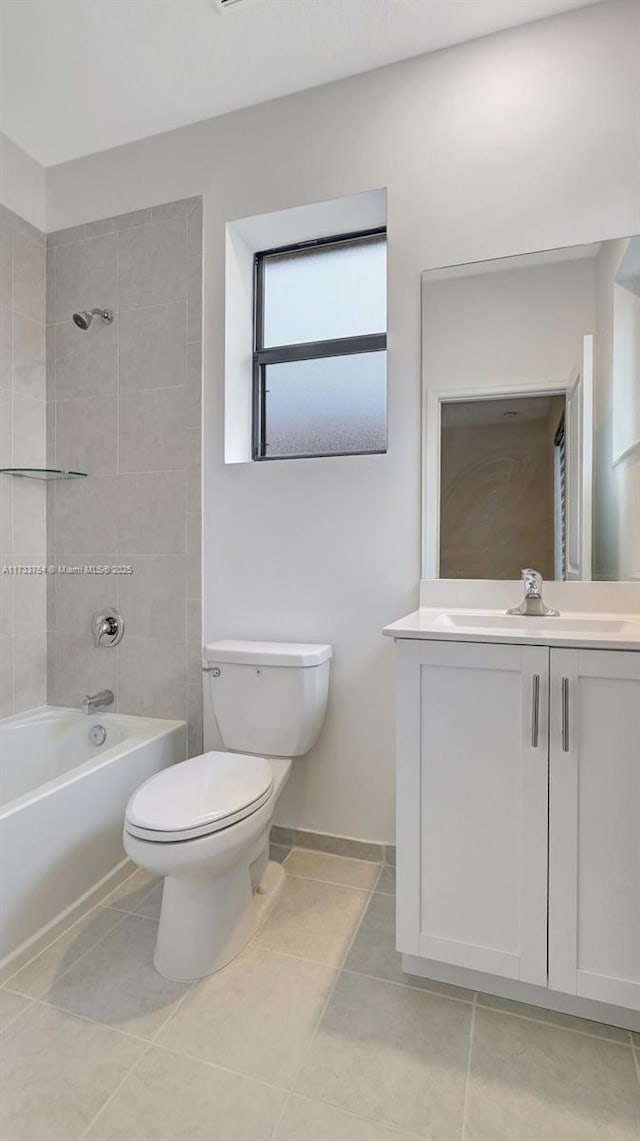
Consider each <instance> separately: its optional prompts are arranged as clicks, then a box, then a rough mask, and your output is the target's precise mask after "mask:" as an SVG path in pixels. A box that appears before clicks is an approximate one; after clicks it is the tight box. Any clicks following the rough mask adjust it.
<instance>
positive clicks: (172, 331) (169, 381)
mask: <svg viewBox="0 0 640 1141" xmlns="http://www.w3.org/2000/svg"><path fill="white" fill-rule="evenodd" d="M186 341H187V307H186V303H185V302H184V301H175V302H169V303H168V304H166V305H154V306H151V307H150V308H142V309H131V310H129V311H128V312H126V313H121V314H120V328H119V370H120V391H121V392H125V391H128V390H130V389H139V388H166V387H168V386H170V385H176V384H184V383H185V354H186Z"/></svg>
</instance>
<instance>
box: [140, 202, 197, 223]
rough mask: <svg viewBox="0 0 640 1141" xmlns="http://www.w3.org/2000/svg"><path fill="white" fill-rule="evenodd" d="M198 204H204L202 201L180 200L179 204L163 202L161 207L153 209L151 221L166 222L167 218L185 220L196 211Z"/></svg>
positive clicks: (153, 207)
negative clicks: (186, 216)
mask: <svg viewBox="0 0 640 1141" xmlns="http://www.w3.org/2000/svg"><path fill="white" fill-rule="evenodd" d="M198 202H200V203H202V199H201V198H180V199H179V200H178V201H177V202H163V203H162V205H160V206H152V207H151V219H152V221H154V222H166V220H167V218H184V217H185V215H186V214H190V213H191V211H192V210H194V209H195V207H196V204H197V203H198Z"/></svg>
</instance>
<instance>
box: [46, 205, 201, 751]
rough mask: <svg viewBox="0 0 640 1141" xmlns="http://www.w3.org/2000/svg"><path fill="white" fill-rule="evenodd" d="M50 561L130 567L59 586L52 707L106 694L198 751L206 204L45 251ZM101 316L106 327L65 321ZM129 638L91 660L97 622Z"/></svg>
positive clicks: (54, 602) (55, 583) (152, 211)
mask: <svg viewBox="0 0 640 1141" xmlns="http://www.w3.org/2000/svg"><path fill="white" fill-rule="evenodd" d="M47 246H48V249H47V396H48V404H47V445H48V456H49V463H50V464H55V466H59V467H64V468H71V469H74V468H75V469H78V470H81V471H85V472H87V473H88V478H87V479H73V480H64V481H59V482H56V483H55V484H50V485H49V488H48V493H47V494H48V504H47V530H48V537H47V560H48V562H49V563H50V564H53V565H55V566H57V567H64V566H66V567H87V566H89V567H91V566H93V567H96V566H106V567H129V566H130V567H132V568H133V573H131V574H127V573H124V574H118V573H113V572H112V573H110V574H95V573H94V574H92V573H74V574H65V573H61V572H60V571H58V572H57V573H56V574H55V575H49V576H48V578H47V583H48V618H49V623H48V624H49V639H48V642H49V644H48V657H49V664H48V700H49V702H50V703H51V704H54V705H66V706H79V705H80V703H81V701H82V698H83V697H84V695H85V694H86V693H94V692H96V691H97V690H99V689H104V688H108V689H112V690H113V691H114V694H115V696H116V705H115V706H114V707H113V708H114V709H116V710H117V711H119V712H121V713H132V714H140V715H148V716H153V717H171V718H174V717H175V718H186V719H188V721H189V748H190V752H191V753H192V754H193V753H194V752H199V751H200V750H201V745H202V728H201V724H202V716H201V675H200V654H201V571H200V563H201V557H200V450H201V445H200V434H201V433H200V427H201V415H200V391H201V326H202V300H201V298H202V200H201V199H200V198H195V199H187V200H184V201H180V202H172V203H169V204H167V205H163V206H154V207H151V208H149V209H146V210H139V211H136V213H134V214H127V215H123V216H120V217H117V218H109V219H105V220H103V221H100V222H93V223H89V224H87V225H85V226H79V227H74V228H73V229H70V230H63V231H60V232H58V233H54V234H50V235H49V236H48V239H47ZM94 306H99V307H100V308H104V309H111V310H113V311H114V313H115V320H114V322H113V324H112V325H105V324H103V323H102V321H100V320H99V319H96V320H94V322H93V324H92V325H91V327H90V328H89V330H88V331H87V332H83V331H81V330H80V329H78V328H77V327H76V326H75V325H74V324H73V322H72V319H71V315H72V313H73V312H74V311H76V310H78V309H91V308H92V307H94ZM106 605H112V606H116V607H117V609H118V610H120V612H121V613H122V616H123V618H124V622H125V635H124V638H123V640H122V642H121V643H120V645H119V646H118V647H116V648H100V649H95V648H94V646H93V643H92V638H91V630H90V622H91V616H92V614H93V612H94V611H96V610H98V609H100V608H101V607H103V606H106Z"/></svg>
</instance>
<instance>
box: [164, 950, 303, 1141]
mask: <svg viewBox="0 0 640 1141" xmlns="http://www.w3.org/2000/svg"><path fill="white" fill-rule="evenodd" d="M222 969H223V970H224V967H223V968H222ZM172 1017H173V1016H172ZM167 1021H170V1019H168V1020H167ZM150 1044H151V1045H152V1046H153V1048H154V1049H155V1050H162V1051H164V1053H165V1054H171V1056H172V1057H173V1058H188V1059H189V1061H191V1062H200V1063H201V1064H202V1065H203V1066H208V1067H209V1069H210V1070H222V1072H223V1073H225V1074H233V1076H234V1078H244V1080H245V1081H248V1082H256V1083H257V1084H258V1085H261V1086H266V1088H267V1089H273V1090H277V1091H278V1093H291V1092H292V1091H291V1090H290V1089H289V1088H288V1087H287V1086H278V1085H276V1084H275V1083H274V1082H268V1081H266V1079H265V1078H258V1077H256V1076H255V1074H248V1073H247V1072H246V1071H243V1070H232V1069H231V1068H230V1067H229V1066H223V1065H222V1064H221V1063H220V1062H211V1061H209V1060H208V1059H207V1058H201V1057H199V1056H198V1054H187V1053H184V1052H183V1051H182V1050H174V1048H173V1047H172V1046H165V1045H164V1044H160V1043H158V1044H156V1043H155V1041H154V1042H151V1043H150ZM180 1141H182V1138H180Z"/></svg>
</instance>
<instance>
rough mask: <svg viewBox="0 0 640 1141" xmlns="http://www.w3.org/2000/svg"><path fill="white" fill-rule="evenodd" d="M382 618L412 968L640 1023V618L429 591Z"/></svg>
mask: <svg viewBox="0 0 640 1141" xmlns="http://www.w3.org/2000/svg"><path fill="white" fill-rule="evenodd" d="M423 585H424V584H423ZM436 585H439V587H440V590H441V593H442V587H443V586H444V584H443V583H442V582H441V583H440V584H436ZM467 585H469V584H467ZM507 585H508V584H506V583H503V584H500V589H501V590H503V591H504V589H505V587H507ZM550 585H553V586H554V588H555V590H556V592H557V591H558V588H560V591H561V592H562V590H564V592H565V596H566V592H567V591H571V590H572V589H576V588H577V589H578V590H579V589H580V587H581V585H582V584H575V587H573V585H572V584H567V583H562V584H550ZM584 585H585V586H587V584H584ZM599 585H600V584H599ZM602 585H603V586H604V584H602ZM590 588H591V584H588V586H587V589H590ZM513 589H514V593H515V589H517V588H513ZM384 633H385V634H387V635H388V636H391V637H393V638H394V639H395V640H396V646H397V704H396V717H397V758H396V761H397V778H396V779H397V864H398V869H397V870H398V896H397V900H398V902H397V947H398V949H399V950H400V951H401V952H402V954H403V963H404V969H405V970H406V971H408V972H410V973H412V974H418V975H423V976H426V977H431V978H436V979H439V980H441V981H448V982H452V983H457V984H459V985H462V986H469V987H472V988H474V989H480V990H484V991H488V992H490V993H495V994H500V995H503V996H505V997H510V998H519V999H521V1000H523V1001H525V1002H531V1003H535V1004H538V1005H540V1006H546V1007H550V1008H555V1009H560V1010H565V1011H567V1012H568V1013H574V1014H581V1015H583V1016H584V1017H591V1018H600V1019H602V1020H605V1021H610V1022H615V1023H617V1024H619V1025H622V1026H626V1027H628V1028H636V1029H638V1028H639V1027H640V838H639V830H638V817H639V809H640V653H638V650H639V649H640V623H639V622H638V621H637V619H635V618H634V616H633V615H631V616H628V617H625V616H624V615H602V614H593V613H582V614H578V613H575V612H574V613H568V612H567V611H566V610H564V612H563V613H562V614H561V615H560V616H559V617H549V618H522V617H517V616H507V615H505V614H504V611H502V610H500V611H498V610H497V609H496V610H489V609H487V610H485V611H479V610H476V611H472V610H465V609H463V608H460V607H459V608H457V609H445V608H443V607H435V606H433V605H431V606H428V607H424V608H423V609H421V610H418V611H416V612H415V613H414V614H411V615H409V616H408V617H406V618H403V619H401V620H400V621H399V622H396V623H394V624H393V625H390V626H388V627H386V628H385V631H384Z"/></svg>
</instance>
